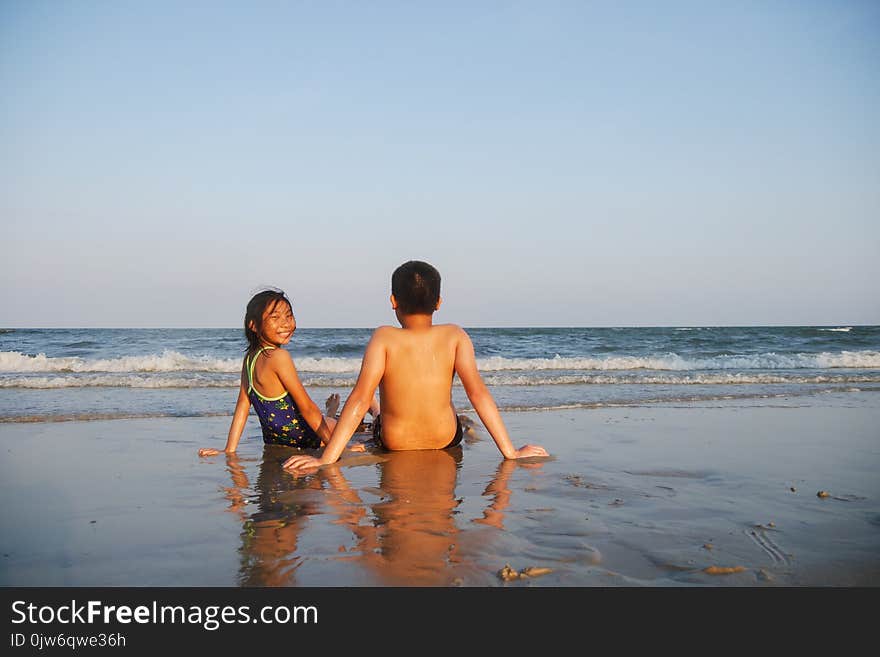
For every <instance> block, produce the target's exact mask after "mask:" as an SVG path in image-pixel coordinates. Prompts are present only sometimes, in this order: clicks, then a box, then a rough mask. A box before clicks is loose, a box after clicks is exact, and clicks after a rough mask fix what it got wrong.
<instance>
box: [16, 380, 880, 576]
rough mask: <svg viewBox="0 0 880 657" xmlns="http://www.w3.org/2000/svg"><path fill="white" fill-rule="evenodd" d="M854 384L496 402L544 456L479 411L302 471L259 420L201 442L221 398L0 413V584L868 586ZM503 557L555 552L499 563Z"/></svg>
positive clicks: (872, 461) (865, 478) (869, 453)
mask: <svg viewBox="0 0 880 657" xmlns="http://www.w3.org/2000/svg"><path fill="white" fill-rule="evenodd" d="M863 397H864V399H863V403H862V404H855V405H854V404H852V403H851V402H852V400H853V399H854V396H853V395H841V396H839V397H833V396H829V397H826V398H824V400H823V403H821V404H818V403H816V404H814V405H812V406H803V405H801V404H797V403H794V402H792V401H789V402H788V405H786V404H775V405H755V404H744V403H742V402H739V403H735V402H731V403H730V404H728V405H726V406H724V405H720V406H719V405H694V404H690V405H683V406H663V407H653V408H636V409H633V408H618V409H574V410H569V411H552V412H548V411H544V412H521V413H507V414H505V421H506V422H507V425H508V428H509V430H510V432H511V435H512V436H513V437H514V440H515V442H516V443H517V444H521V443H522V442H525V441H529V442H537V443H540V444H543V445H545V446H546V447H547V448H548V449H549V450H550V452H551V454H552V457H551V458H550V459H542V460H536V461H533V462H530V463H525V462H513V461H504V460H503V459H501V457H500V454H499V453H498V451H497V449H496V448H495V446H494V443H493V442H492V441H491V439H490V438H489V437H488V436H487V435H486V434H485V433H483V432H482V430H479V431H478V432H477V433H476V434H474V435H472V436H470V437H469V438H468V439H467V440H466V442H465V444H464V445H463V447H462V448H460V449H457V450H450V451H420V452H405V453H385V452H373V451H368V452H366V453H363V454H349V455H346V456H345V458H344V459H343V461H342V462H341V463H340V464H339V466H338V467H335V468H327V469H323V470H320V471H318V472H317V473H315V474H311V475H307V476H302V477H298V478H297V477H293V476H292V475H290V474H289V473H287V472H285V471H283V470H282V469H281V468H280V463H281V462H282V461H283V460H284V459H285V458H286V457H287V456H288V455H289V454H290V453H291V450H289V449H288V448H282V447H264V446H263V445H262V444H261V443H260V441H259V439H258V438H257V437H256V436H257V435H258V427H257V426H256V424H255V423H254V422H251V423H250V424H249V426H248V429H247V430H246V434H245V435H246V437H247V439H246V440H244V441H243V442H242V444H241V447H240V450H239V453H238V454H237V455H234V456H231V457H226V456H225V455H221V456H217V457H212V458H208V459H200V458H199V457H197V456H196V451H197V449H198V448H199V447H202V446H209V445H213V444H218V443H221V442H222V440H223V437H224V436H225V432H226V429H227V428H228V421H229V419H228V418H162V419H155V420H147V419H141V420H114V421H100V422H68V423H40V424H34V425H26V424H12V425H4V426H2V427H0V449H2V450H3V453H4V458H3V459H2V462H0V491H2V493H3V495H4V499H6V500H12V502H11V503H9V504H7V505H5V506H4V507H3V508H2V510H0V520H2V527H3V532H2V538H0V550H2V558H0V584H2V585H16V586H25V585H35V586H46V585H60V586H85V585H96V586H101V585H112V586H119V585H123V586H149V585H157V586H222V585H241V586H391V585H423V586H706V585H708V586H717V585H722V586H778V585H805V584H818V585H826V584H828V585H843V586H847V585H852V584H865V583H873V584H877V583H878V582H880V580H878V575H880V567H878V558H877V555H878V554H880V523H878V521H877V518H878V517H880V482H878V480H877V477H876V472H877V471H878V466H880V446H878V435H877V431H876V427H877V426H880V407H878V405H877V404H876V402H874V401H873V400H874V398H875V397H876V395H865V396H863ZM859 399H862V398H859ZM792 489H794V490H792ZM819 490H828V491H830V495H829V497H827V498H820V497H818V496H817V495H816V493H817V491H819ZM505 564H510V566H511V568H513V569H514V570H516V571H522V570H523V569H525V568H527V567H539V568H548V569H550V570H551V571H552V572H549V573H546V574H543V575H540V576H538V577H533V578H524V579H517V580H512V581H505V580H503V579H502V578H500V577H499V571H500V570H501V569H502V568H503V567H504V566H505ZM712 566H716V567H720V568H741V569H742V570H740V571H739V572H734V573H731V574H725V575H710V574H707V573H706V572H705V569H706V568H710V567H712Z"/></svg>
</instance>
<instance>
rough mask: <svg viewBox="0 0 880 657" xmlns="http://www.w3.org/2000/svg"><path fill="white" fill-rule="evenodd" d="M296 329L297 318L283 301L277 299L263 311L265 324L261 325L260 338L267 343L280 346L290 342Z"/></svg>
mask: <svg viewBox="0 0 880 657" xmlns="http://www.w3.org/2000/svg"><path fill="white" fill-rule="evenodd" d="M295 330H296V318H294V316H293V310H291V308H290V306H289V305H287V304H286V303H284V302H283V301H276V302H275V303H274V304H273V305H269V306H267V307H266V310H264V311H263V325H262V326H261V327H260V339H261V340H262V341H263V342H266V343H267V344H273V345H275V346H280V345H282V344H287V343H288V342H290V338H292V337H293V332H294V331H295Z"/></svg>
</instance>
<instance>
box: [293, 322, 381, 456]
mask: <svg viewBox="0 0 880 657" xmlns="http://www.w3.org/2000/svg"><path fill="white" fill-rule="evenodd" d="M380 332H381V329H378V330H376V331H375V332H374V333H373V337H372V338H370V342H369V344H368V345H367V349H366V351H365V352H364V358H363V361H362V362H361V371H360V374H358V379H357V383H356V384H355V386H354V390H352V391H351V394H350V395H349V396H348V399H347V400H346V401H345V406H343V407H342V413H340V414H339V420H338V421H337V422H336V427H335V428H334V429H333V435H332V436H331V437H330V440H329V442H328V443H327V446H326V447H325V448H324V452H323V454H321V456H320V457H319V458H314V457H312V456H306V455H304V454H303V455H299V454H298V455H296V456H291V457H290V458H289V459H287V460H286V461H285V462H284V465H283V467H285V468H298V469H303V468H314V467H318V466H322V465H327V464H329V463H335V462H336V461H337V460H338V459H339V456H340V455H341V454H342V451H343V450H344V449H345V446H346V445H347V444H348V441H349V440H351V436H352V434H353V433H354V432H355V429H357V428H358V425H360V423H361V419H362V418H363V417H364V415H365V414H366V413H367V411H368V410H369V409H370V402H372V401H373V395H375V394H376V387H377V386H378V385H379V382H380V381H381V380H382V376H383V375H384V374H385V342H384V340H383V339H382V337H381V333H380Z"/></svg>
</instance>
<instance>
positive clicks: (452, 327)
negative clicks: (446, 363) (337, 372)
mask: <svg viewBox="0 0 880 657" xmlns="http://www.w3.org/2000/svg"><path fill="white" fill-rule="evenodd" d="M431 331H433V332H436V333H442V334H448V335H449V337H450V338H458V337H460V336H462V335H465V336H466V335H467V332H465V330H464V329H463V328H461V327H460V326H459V325H458V324H434V325H433V326H432V327H431ZM405 332H406V329H403V328H401V327H399V326H391V325H386V326H379V327H377V328H376V330H374V331H373V338H374V339H376V340H382V341H384V340H395V339H398V338H399V337H400V336H401V335H404V334H405Z"/></svg>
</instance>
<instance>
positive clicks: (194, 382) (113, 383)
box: [0, 372, 880, 390]
mask: <svg viewBox="0 0 880 657" xmlns="http://www.w3.org/2000/svg"><path fill="white" fill-rule="evenodd" d="M483 380H484V381H485V382H486V384H487V385H490V386H559V385H563V386H570V385H671V386H691V385H746V384H753V385H754V384H757V385H769V384H822V383H825V384H835V385H841V384H853V383H880V375H869V374H865V375H841V376H832V375H828V376H823V375H816V376H801V375H795V374H785V375H783V374H771V373H742V372H737V373H734V372H731V373H708V372H704V373H682V374H674V373H669V374H665V373H652V374H648V373H634V374H623V373H621V374H558V375H553V374H549V375H544V376H542V375H535V374H531V375H530V374H519V373H513V372H511V373H500V374H485V375H484V376H483ZM354 381H355V377H354V376H351V377H340V376H338V375H337V376H321V375H307V376H303V377H302V382H303V385H305V386H307V387H315V388H351V386H352V385H353V384H354ZM237 385H239V381H238V378H237V377H230V376H223V377H218V376H210V377H209V376H192V377H187V376H149V375H137V374H130V375H110V374H86V375H82V374H77V375H71V374H67V375H65V374H58V375H55V376H5V377H0V389H3V388H6V389H12V388H25V389H38V390H51V389H57V388H151V389H162V388H234V387H236V386H237ZM455 385H456V386H459V385H460V382H459V381H458V380H457V379H456V380H455Z"/></svg>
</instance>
